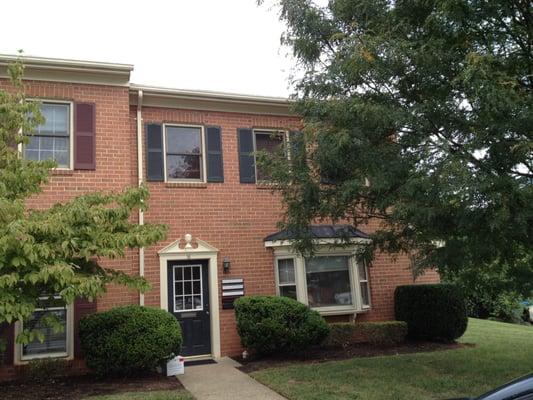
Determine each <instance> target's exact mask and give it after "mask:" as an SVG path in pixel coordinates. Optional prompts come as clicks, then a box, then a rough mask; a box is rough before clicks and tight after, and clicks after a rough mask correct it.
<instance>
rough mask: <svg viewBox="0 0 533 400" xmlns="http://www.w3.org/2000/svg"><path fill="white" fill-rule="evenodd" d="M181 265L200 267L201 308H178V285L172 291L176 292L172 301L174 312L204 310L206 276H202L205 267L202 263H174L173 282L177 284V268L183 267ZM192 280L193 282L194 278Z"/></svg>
mask: <svg viewBox="0 0 533 400" xmlns="http://www.w3.org/2000/svg"><path fill="white" fill-rule="evenodd" d="M181 267H200V300H201V302H200V304H201V308H191V309H190V310H178V309H176V286H174V290H173V291H172V293H173V294H174V300H173V301H172V303H173V304H174V312H175V313H188V312H195V311H204V278H203V276H202V268H203V267H202V264H181V265H180V264H178V265H174V266H173V267H172V283H173V284H174V285H176V269H177V268H181ZM191 274H192V270H191ZM191 276H192V275H191ZM191 279H192V278H191ZM190 282H192V280H191V281H190ZM193 296H194V295H193ZM193 301H194V297H193ZM184 304H185V303H184Z"/></svg>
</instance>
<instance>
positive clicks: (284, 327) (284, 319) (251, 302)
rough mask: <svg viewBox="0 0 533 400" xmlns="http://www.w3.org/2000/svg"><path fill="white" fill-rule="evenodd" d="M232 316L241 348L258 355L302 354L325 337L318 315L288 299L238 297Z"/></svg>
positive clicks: (324, 322)
mask: <svg viewBox="0 0 533 400" xmlns="http://www.w3.org/2000/svg"><path fill="white" fill-rule="evenodd" d="M235 315H236V317H237V331H238V332H239V335H240V337H241V343H242V345H243V346H244V347H245V348H247V349H250V350H252V351H254V352H256V353H258V354H268V353H280V352H290V353H294V352H298V351H302V350H305V349H307V348H308V347H309V346H311V345H314V344H320V343H321V342H322V341H323V340H324V339H325V338H326V336H327V335H328V326H327V324H326V321H324V319H323V318H322V317H321V316H320V314H318V313H317V312H316V311H313V310H310V309H309V308H308V307H307V306H305V305H304V304H302V303H299V302H297V301H296V300H293V299H289V298H287V297H271V296H247V297H241V298H240V299H237V300H236V301H235Z"/></svg>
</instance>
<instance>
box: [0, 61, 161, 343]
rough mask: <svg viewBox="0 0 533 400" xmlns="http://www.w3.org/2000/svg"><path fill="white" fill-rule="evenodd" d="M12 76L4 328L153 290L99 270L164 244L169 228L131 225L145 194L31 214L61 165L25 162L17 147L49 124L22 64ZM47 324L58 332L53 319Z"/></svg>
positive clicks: (3, 220) (5, 168)
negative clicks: (60, 306) (57, 303)
mask: <svg viewBox="0 0 533 400" xmlns="http://www.w3.org/2000/svg"><path fill="white" fill-rule="evenodd" d="M8 68H9V74H10V77H11V88H10V90H0V326H1V325H2V324H3V323H11V322H13V321H16V320H25V319H27V318H28V317H29V316H30V315H31V314H32V312H33V311H34V309H35V308H37V307H39V308H42V307H46V306H47V305H50V304H51V303H53V301H54V299H53V296H54V295H60V296H61V299H62V301H64V302H65V303H67V304H70V303H72V302H73V301H74V300H75V299H76V298H77V297H82V298H87V299H94V298H96V297H97V296H99V295H101V294H103V293H104V292H105V290H106V285H107V284H110V283H116V284H121V285H126V286H128V287H131V288H135V289H138V290H140V291H145V290H147V289H148V287H149V285H148V283H147V282H146V281H145V280H144V279H141V278H139V277H133V276H129V275H127V274H125V273H123V272H119V271H116V270H113V269H107V268H104V267H102V266H101V265H99V262H98V261H99V259H100V258H101V257H105V258H111V259H113V258H119V257H122V256H124V252H125V249H128V248H129V249H134V248H138V247H144V246H149V245H151V244H153V243H155V242H157V241H158V240H161V239H162V238H164V236H165V231H166V228H165V227H164V226H160V225H143V226H140V225H137V224H135V223H132V221H131V215H132V212H133V211H134V210H136V209H142V210H144V209H146V206H147V201H148V197H149V196H148V195H149V193H148V190H147V189H146V188H145V187H141V188H132V189H127V190H125V191H124V192H123V193H120V194H102V193H92V194H87V195H83V196H80V197H77V198H75V199H73V200H72V201H70V202H67V203H64V204H55V205H54V206H52V207H50V208H48V209H42V210H36V209H30V208H28V207H27V205H26V202H27V200H28V199H29V198H30V197H31V196H34V195H37V194H38V193H39V192H40V190H41V187H42V185H43V184H46V183H47V182H48V177H49V174H50V168H53V167H54V166H55V163H54V162H53V161H41V162H36V161H30V160H24V159H22V158H21V157H20V155H19V152H18V150H17V147H18V145H19V144H21V143H26V141H27V137H25V136H23V135H21V134H20V133H21V132H32V131H33V129H34V127H35V126H36V125H37V124H39V123H42V122H43V118H42V116H41V114H40V112H39V105H38V104H37V103H36V102H34V101H28V100H27V99H26V96H25V95H24V87H23V83H22V76H23V65H22V63H21V62H17V63H14V64H12V65H9V67H8ZM56 322H57V321H56ZM48 323H49V324H51V325H52V326H54V321H53V318H51V320H50V321H48ZM54 327H55V326H54ZM36 337H37V338H41V337H42V334H41V333H40V332H38V331H34V332H29V331H24V332H22V333H21V334H20V336H19V337H18V340H19V341H22V342H27V341H31V340H33V339H34V338H36Z"/></svg>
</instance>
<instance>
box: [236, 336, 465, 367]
mask: <svg viewBox="0 0 533 400" xmlns="http://www.w3.org/2000/svg"><path fill="white" fill-rule="evenodd" d="M474 346H475V345H473V344H463V343H436V342H407V343H404V344H401V345H397V346H382V347H377V346H373V345H370V344H366V343H357V344H353V345H351V346H349V347H347V348H344V349H343V348H324V347H315V348H312V349H310V350H308V351H307V352H305V353H304V354H298V355H287V354H283V355H275V356H274V355H273V356H266V357H261V358H249V359H246V360H243V359H242V358H241V357H237V358H235V360H237V361H238V362H239V363H241V364H242V367H240V370H241V371H243V372H246V373H249V372H253V371H258V370H261V369H265V368H275V367H282V366H286V365H289V364H294V363H297V362H300V363H301V362H304V363H321V362H326V361H339V360H347V359H351V358H357V357H377V356H393V355H398V354H409V353H421V352H431V351H444V350H455V349H461V348H467V347H474Z"/></svg>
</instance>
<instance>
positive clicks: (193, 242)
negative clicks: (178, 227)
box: [157, 234, 218, 257]
mask: <svg viewBox="0 0 533 400" xmlns="http://www.w3.org/2000/svg"><path fill="white" fill-rule="evenodd" d="M157 253H158V254H159V256H160V257H171V256H177V255H182V256H183V255H186V256H187V255H198V254H216V253H218V249H217V248H216V247H214V246H211V245H210V244H209V243H207V242H204V241H203V240H200V239H198V238H193V237H192V235H190V234H186V235H184V236H183V238H179V239H178V240H176V241H174V242H172V243H170V244H169V245H168V246H166V247H164V248H163V249H161V250H159V251H158V252H157Z"/></svg>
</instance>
